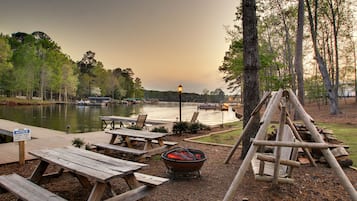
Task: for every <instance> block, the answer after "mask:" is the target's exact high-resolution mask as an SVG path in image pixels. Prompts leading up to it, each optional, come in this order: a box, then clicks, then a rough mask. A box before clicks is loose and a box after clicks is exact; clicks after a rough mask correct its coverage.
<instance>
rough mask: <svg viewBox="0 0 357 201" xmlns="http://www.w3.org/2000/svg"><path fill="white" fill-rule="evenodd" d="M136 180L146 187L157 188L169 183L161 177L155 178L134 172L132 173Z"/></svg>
mask: <svg viewBox="0 0 357 201" xmlns="http://www.w3.org/2000/svg"><path fill="white" fill-rule="evenodd" d="M134 175H135V178H136V180H138V181H139V182H141V183H143V184H145V185H148V186H152V187H154V186H159V185H161V184H163V183H165V182H167V181H169V179H167V178H163V177H157V176H152V175H148V174H143V173H139V172H135V173H134Z"/></svg>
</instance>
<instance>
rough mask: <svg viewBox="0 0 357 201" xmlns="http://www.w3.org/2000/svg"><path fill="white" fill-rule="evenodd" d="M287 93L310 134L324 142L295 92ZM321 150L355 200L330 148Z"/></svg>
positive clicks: (352, 189) (349, 184) (350, 186)
mask: <svg viewBox="0 0 357 201" xmlns="http://www.w3.org/2000/svg"><path fill="white" fill-rule="evenodd" d="M289 94H290V95H289V97H290V101H291V103H292V104H293V105H294V107H295V108H296V110H297V112H298V113H299V115H300V117H301V118H302V120H303V122H304V123H305V126H306V128H307V129H308V130H309V131H310V132H311V136H312V137H313V138H314V140H315V141H316V142H319V143H324V141H323V139H322V138H321V136H320V134H319V132H318V131H317V129H316V126H315V125H314V124H313V123H312V122H311V117H310V116H309V115H306V112H305V110H304V108H303V107H302V105H301V104H300V102H299V100H298V99H297V98H296V96H295V94H294V93H293V92H292V91H291V90H289ZM321 152H322V154H323V155H324V157H325V158H326V160H327V162H328V163H329V165H330V166H331V168H332V169H333V170H334V171H335V172H336V174H337V176H338V178H339V179H340V181H341V184H342V186H343V187H344V188H345V190H346V191H347V192H348V193H349V194H350V197H351V199H352V200H357V192H356V190H355V188H354V187H353V185H352V183H351V182H350V180H349V179H348V177H347V176H346V174H345V172H344V171H343V169H342V168H341V166H340V165H339V163H338V162H337V160H336V158H335V157H334V156H333V154H332V153H331V151H330V149H321Z"/></svg>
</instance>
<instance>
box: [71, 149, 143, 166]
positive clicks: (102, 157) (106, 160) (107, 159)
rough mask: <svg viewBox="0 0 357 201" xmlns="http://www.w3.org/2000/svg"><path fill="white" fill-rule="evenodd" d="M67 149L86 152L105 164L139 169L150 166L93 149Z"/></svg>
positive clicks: (81, 152)
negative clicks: (96, 151) (99, 152)
mask: <svg viewBox="0 0 357 201" xmlns="http://www.w3.org/2000/svg"><path fill="white" fill-rule="evenodd" d="M66 149H69V151H71V152H75V153H78V154H85V156H86V157H88V158H91V159H93V160H97V161H99V162H101V163H104V164H110V165H113V166H119V167H122V168H124V167H133V168H135V169H139V168H141V167H146V166H148V165H147V164H143V163H137V162H132V161H127V160H122V159H118V158H113V157H110V156H105V155H103V154H98V153H95V152H92V151H87V150H84V149H78V148H74V147H66Z"/></svg>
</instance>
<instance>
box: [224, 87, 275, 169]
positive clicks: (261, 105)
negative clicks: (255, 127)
mask: <svg viewBox="0 0 357 201" xmlns="http://www.w3.org/2000/svg"><path fill="white" fill-rule="evenodd" d="M270 95H271V92H266V93H265V94H264V96H263V98H262V100H261V101H260V102H259V104H258V105H257V107H255V109H254V110H253V112H252V114H251V117H250V119H249V121H248V123H247V125H246V126H245V127H246V128H250V127H251V126H252V125H251V124H252V123H253V122H254V121H253V119H254V118H258V115H257V113H258V112H259V111H260V109H261V108H262V107H263V105H264V103H265V101H266V100H267V99H268V98H269V97H270ZM246 128H244V130H243V132H242V134H241V135H240V136H239V138H238V140H237V142H236V143H235V144H234V146H233V148H232V149H231V151H230V152H229V154H228V156H227V158H226V159H225V160H224V163H225V164H228V163H229V160H230V159H231V158H232V156H233V154H234V152H235V151H236V149H237V148H238V146H239V144H240V143H241V142H242V139H243V136H245V135H246V133H247V130H249V129H246Z"/></svg>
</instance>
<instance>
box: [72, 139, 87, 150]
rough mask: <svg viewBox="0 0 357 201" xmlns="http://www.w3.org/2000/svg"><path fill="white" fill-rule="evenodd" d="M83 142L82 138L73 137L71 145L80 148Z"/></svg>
mask: <svg viewBox="0 0 357 201" xmlns="http://www.w3.org/2000/svg"><path fill="white" fill-rule="evenodd" d="M84 144H85V143H84V140H83V139H81V138H74V139H73V140H72V145H73V146H74V147H78V148H81V147H82V146H83V145H84Z"/></svg>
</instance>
